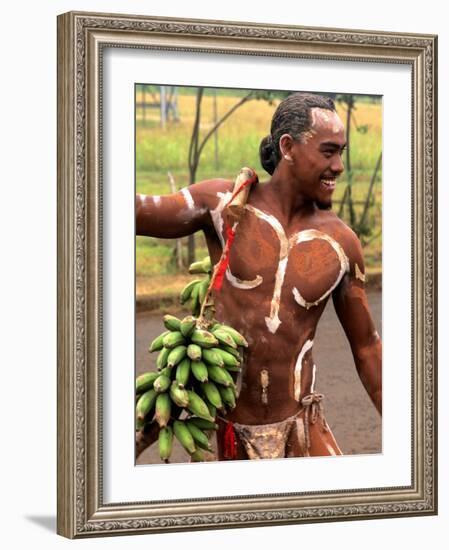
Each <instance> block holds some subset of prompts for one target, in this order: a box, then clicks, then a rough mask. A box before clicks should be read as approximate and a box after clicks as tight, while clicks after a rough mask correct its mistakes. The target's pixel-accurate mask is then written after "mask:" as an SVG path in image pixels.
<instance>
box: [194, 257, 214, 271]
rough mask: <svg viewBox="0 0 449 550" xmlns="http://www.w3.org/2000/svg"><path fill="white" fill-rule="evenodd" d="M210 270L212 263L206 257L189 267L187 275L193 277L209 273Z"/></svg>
mask: <svg viewBox="0 0 449 550" xmlns="http://www.w3.org/2000/svg"><path fill="white" fill-rule="evenodd" d="M211 270H212V262H211V261H210V258H209V256H206V257H205V258H203V259H202V260H200V261H198V262H193V263H191V264H190V265H189V273H190V274H192V275H194V274H197V273H210V272H211Z"/></svg>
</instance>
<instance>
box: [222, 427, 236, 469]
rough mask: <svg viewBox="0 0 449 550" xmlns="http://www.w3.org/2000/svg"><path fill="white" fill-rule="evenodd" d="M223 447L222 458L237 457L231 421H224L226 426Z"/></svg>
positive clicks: (231, 458)
mask: <svg viewBox="0 0 449 550" xmlns="http://www.w3.org/2000/svg"><path fill="white" fill-rule="evenodd" d="M223 447H224V448H223V456H224V458H227V459H230V460H233V459H235V458H237V445H236V439H235V431H234V426H233V424H232V422H226V428H225V432H224V435H223Z"/></svg>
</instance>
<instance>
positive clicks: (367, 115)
mask: <svg viewBox="0 0 449 550" xmlns="http://www.w3.org/2000/svg"><path fill="white" fill-rule="evenodd" d="M140 93H141V92H140V89H139V87H138V86H137V88H136V95H137V100H138V101H139V94H140ZM249 94H251V95H250V96H249V97H250V99H251V100H249V99H248V100H245V101H244V102H242V103H241V105H239V107H238V109H236V110H235V111H234V112H232V115H231V116H229V118H227V119H226V120H225V121H224V122H223V123H222V124H220V125H219V127H218V131H217V132H216V134H214V133H212V134H211V138H212V136H213V138H214V139H208V140H207V142H206V143H205V144H204V147H203V148H202V151H201V155H200V158H199V162H198V163H197V166H196V170H195V181H201V180H203V179H208V178H213V177H223V178H229V179H232V180H234V179H235V176H236V174H237V173H238V171H239V170H240V168H241V167H242V166H245V165H246V166H251V167H252V168H254V169H255V170H256V172H257V173H258V174H259V178H260V180H261V181H264V180H266V179H268V175H267V174H266V173H265V172H264V170H263V168H262V167H261V165H260V162H259V156H258V151H259V144H260V141H261V139H262V138H263V137H264V136H265V135H267V134H268V132H269V129H270V122H271V117H272V114H273V112H274V110H275V108H276V106H277V105H278V104H279V101H280V100H281V99H282V97H285V95H286V92H265V91H258V92H257V93H255V92H253V91H251V90H224V89H208V88H205V89H204V91H203V93H202V94H201V106H200V107H201V117H200V121H199V123H198V136H197V139H198V144H201V141H202V140H203V139H204V137H205V136H207V135H208V134H209V133H210V132H211V130H212V129H213V127H214V126H215V125H216V124H217V121H219V120H220V119H221V118H222V117H223V116H225V115H226V113H227V112H229V111H230V110H231V109H232V108H233V107H234V106H235V105H236V104H239V102H241V100H242V98H245V97H247V96H248V95H249ZM327 95H330V94H327ZM197 98H198V89H196V88H179V89H178V107H179V121H178V122H172V123H169V124H167V125H166V127H165V128H164V129H162V128H161V127H160V124H159V115H158V111H157V110H156V109H154V110H153V111H152V112H151V113H150V114H151V117H148V115H147V116H146V120H145V121H143V120H142V113H140V112H139V109H137V110H136V191H137V192H138V193H145V194H158V195H161V194H166V193H169V192H170V185H169V180H168V176H167V173H168V172H170V173H171V175H172V176H173V179H174V181H175V184H176V187H177V188H178V189H180V188H181V187H184V186H186V185H188V184H189V183H190V181H191V174H189V146H190V144H191V140H192V136H193V135H194V132H193V130H194V126H195V119H196V114H197V107H198V105H197V103H198V101H197ZM253 99H257V100H256V101H254V100H253ZM334 99H335V101H336V104H337V111H338V113H339V115H340V117H341V118H342V120H343V122H344V123H345V124H346V123H347V121H348V120H349V122H350V126H349V128H350V131H349V139H350V147H349V153H346V154H347V155H348V154H349V155H350V157H349V164H350V166H349V168H350V170H348V169H347V167H346V170H345V172H344V174H343V175H342V176H341V177H340V178H339V181H338V184H337V189H336V191H335V193H334V210H335V211H336V212H337V213H339V214H340V215H341V216H342V217H343V219H344V220H345V221H346V222H347V223H348V224H349V225H351V226H352V228H353V229H354V230H355V231H356V232H357V233H358V234H359V236H360V238H361V240H362V244H363V245H364V253H365V260H366V263H367V265H368V266H369V267H374V268H376V267H378V268H380V265H381V249H382V240H381V239H382V237H381V208H382V187H381V181H382V166H381V157H380V155H381V151H382V118H381V117H382V107H381V103H380V99H379V98H377V97H367V96H348V95H334ZM348 114H349V116H348ZM191 154H192V153H191ZM344 160H345V164H347V162H348V159H347V158H345V159H344ZM376 166H377V170H376ZM342 201H343V202H342ZM186 241H187V239H184V242H185V243H186ZM184 248H185V259H184V263H185V265H187V263H188V258H187V246H185V247H184ZM195 250H196V257H202V256H204V255H207V249H206V245H205V241H204V238H203V236H202V234H200V233H198V234H197V240H196V247H195ZM136 262H137V265H136V271H137V275H138V276H139V277H140V278H142V277H145V276H151V275H159V274H163V273H173V274H175V273H177V271H178V269H177V267H176V260H175V252H174V245H173V241H172V240H164V239H148V238H140V237H138V238H137V239H136Z"/></svg>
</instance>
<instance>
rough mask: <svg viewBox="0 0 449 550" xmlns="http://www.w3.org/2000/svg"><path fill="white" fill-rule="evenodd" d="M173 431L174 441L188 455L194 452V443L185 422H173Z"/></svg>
mask: <svg viewBox="0 0 449 550" xmlns="http://www.w3.org/2000/svg"><path fill="white" fill-rule="evenodd" d="M173 431H174V432H175V436H176V439H177V440H178V441H179V443H181V445H182V446H183V447H184V449H185V450H186V451H187V452H188V453H189V454H191V453H194V452H195V451H196V445H195V441H194V440H193V437H192V434H191V433H190V430H189V429H188V428H187V426H186V424H185V422H183V421H182V420H175V421H174V422H173Z"/></svg>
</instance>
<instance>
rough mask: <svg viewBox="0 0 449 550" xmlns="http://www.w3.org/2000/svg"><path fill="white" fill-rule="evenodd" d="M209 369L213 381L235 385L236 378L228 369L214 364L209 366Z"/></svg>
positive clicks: (224, 384)
mask: <svg viewBox="0 0 449 550" xmlns="http://www.w3.org/2000/svg"><path fill="white" fill-rule="evenodd" d="M207 370H208V372H209V379H210V380H212V381H213V382H216V383H217V384H222V385H223V386H230V387H233V386H234V380H233V379H232V376H231V375H230V374H229V372H228V371H227V370H226V369H222V368H220V367H215V366H212V367H209V368H208V369H207Z"/></svg>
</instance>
